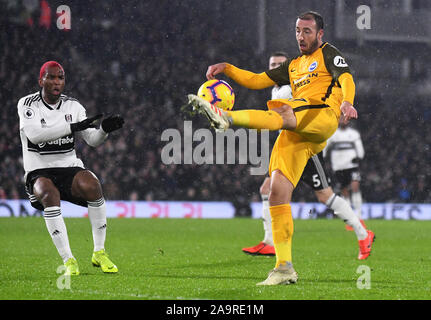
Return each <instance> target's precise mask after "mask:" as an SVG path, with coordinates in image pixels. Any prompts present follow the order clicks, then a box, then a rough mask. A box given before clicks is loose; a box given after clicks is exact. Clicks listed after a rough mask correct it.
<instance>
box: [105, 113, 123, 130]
mask: <svg viewBox="0 0 431 320" xmlns="http://www.w3.org/2000/svg"><path fill="white" fill-rule="evenodd" d="M123 124H124V119H123V118H122V117H121V116H120V115H119V114H114V115H109V116H107V117H106V118H105V119H103V121H102V130H103V131H105V132H106V133H109V132H112V131H115V130H118V129H120V128H122V127H123Z"/></svg>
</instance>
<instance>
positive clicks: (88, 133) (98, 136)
mask: <svg viewBox="0 0 431 320" xmlns="http://www.w3.org/2000/svg"><path fill="white" fill-rule="evenodd" d="M77 108H79V111H78V121H79V122H82V121H85V119H87V114H86V111H85V108H84V107H83V106H82V105H81V104H78V105H77ZM79 134H80V136H81V137H82V138H83V139H84V141H85V142H86V143H87V144H88V145H89V146H91V147H97V146H99V145H101V144H102V143H103V142H104V141H105V140H106V138H107V137H108V134H107V133H106V132H104V131H103V130H100V129H96V127H95V126H94V127H93V126H91V127H88V128H85V129H84V130H79Z"/></svg>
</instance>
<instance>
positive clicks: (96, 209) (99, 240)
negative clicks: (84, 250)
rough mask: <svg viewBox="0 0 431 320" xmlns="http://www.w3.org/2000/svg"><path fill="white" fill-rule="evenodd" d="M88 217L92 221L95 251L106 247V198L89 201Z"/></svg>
mask: <svg viewBox="0 0 431 320" xmlns="http://www.w3.org/2000/svg"><path fill="white" fill-rule="evenodd" d="M87 203H88V218H89V219H90V223H91V230H92V233H93V243H94V251H99V250H102V249H104V248H105V239H106V204H105V199H104V198H100V199H99V200H96V201H87Z"/></svg>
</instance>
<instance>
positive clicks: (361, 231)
mask: <svg viewBox="0 0 431 320" xmlns="http://www.w3.org/2000/svg"><path fill="white" fill-rule="evenodd" d="M326 206H327V207H328V208H329V209H332V210H334V213H335V214H336V215H337V216H339V217H340V219H343V221H344V222H345V223H347V224H348V225H349V226H351V227H352V228H353V230H354V231H355V233H356V237H357V238H358V240H364V239H365V238H366V237H367V235H368V234H367V230H366V229H365V228H364V227H363V226H362V224H361V221H360V220H359V219H358V217H357V216H356V214H355V213H354V212H353V209H352V207H351V206H350V205H349V204H348V203H347V201H346V200H344V199H343V198H341V197H339V196H337V195H336V194H335V193H334V194H333V195H332V196H331V197H330V198H329V200H328V201H327V202H326Z"/></svg>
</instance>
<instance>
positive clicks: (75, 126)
mask: <svg viewBox="0 0 431 320" xmlns="http://www.w3.org/2000/svg"><path fill="white" fill-rule="evenodd" d="M102 117H103V113H101V114H98V115H96V116H94V117H91V118H87V119H85V120H82V121H80V122H76V123H71V124H70V129H71V130H72V133H73V132H75V131H82V130H85V129H88V128H96V127H97V120H99V119H100V118H102Z"/></svg>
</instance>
